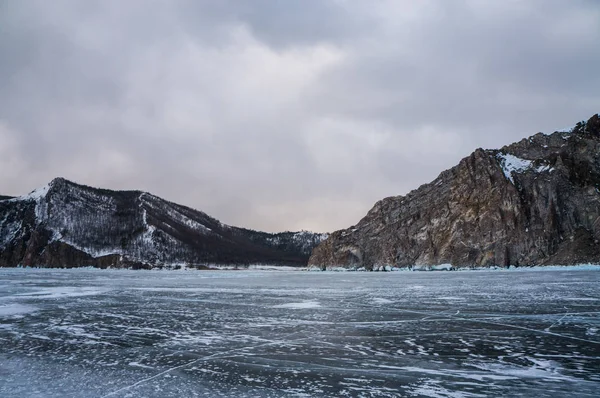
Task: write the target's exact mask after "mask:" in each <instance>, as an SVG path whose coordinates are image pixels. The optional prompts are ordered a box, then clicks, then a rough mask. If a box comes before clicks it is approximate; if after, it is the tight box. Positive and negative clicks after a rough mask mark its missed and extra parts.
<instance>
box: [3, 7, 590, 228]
mask: <svg viewBox="0 0 600 398" xmlns="http://www.w3.org/2000/svg"><path fill="white" fill-rule="evenodd" d="M598 43H600V1H597V0H568V1H567V0H527V1H526V0H497V1H493V0H439V1H435V0H421V1H412V0H411V1H408V0H406V1H401V0H389V1H388V0H381V1H377V0H374V1H362V0H361V1H358V0H357V1H351V0H331V1H327V0H320V1H313V0H298V1H294V0H247V1H243V0H239V1H236V0H164V1H159V0H156V1H153V0H114V1H113V0H85V1H82V0H72V1H68V0H53V1H47V0H37V1H36V0H0V193H3V194H10V195H19V194H24V193H27V192H29V191H31V190H32V189H34V188H36V187H38V186H42V185H44V184H45V183H47V182H48V181H50V180H51V179H52V178H54V177H56V176H63V177H66V178H69V179H72V180H75V181H77V182H80V183H84V184H86V185H93V186H102V187H106V188H113V189H141V190H146V191H150V192H152V193H154V194H156V195H159V196H162V197H164V198H166V199H169V200H172V201H175V202H179V203H182V204H185V205H188V206H191V207H194V208H197V209H200V210H203V211H205V212H207V213H209V214H210V215H212V216H214V217H217V218H219V219H220V220H222V221H223V222H226V223H229V224H233V225H239V226H245V227H249V228H254V229H260V230H267V231H279V230H297V229H310V230H316V231H331V230H334V229H339V228H343V227H348V226H350V225H352V224H355V223H356V222H357V221H358V220H359V219H360V218H361V217H362V216H363V215H364V214H365V213H366V212H367V211H368V210H369V208H370V207H371V206H372V205H373V204H374V202H376V201H377V200H379V199H381V198H383V197H385V196H391V195H399V194H406V193H407V192H409V191H410V190H412V189H414V188H416V187H418V186H419V185H420V184H422V183H425V182H428V181H430V180H432V179H433V178H435V177H436V176H437V175H438V174H439V173H440V172H441V171H442V170H443V169H446V168H448V167H451V166H453V165H454V164H456V163H457V162H458V161H459V160H460V159H461V158H462V157H464V156H467V155H468V154H469V153H471V152H472V151H473V150H474V149H476V148H478V147H483V148H496V147H500V146H502V145H504V144H508V143H510V142H512V141H516V140H518V139H520V138H522V137H525V136H528V135H531V134H534V133H536V132H538V131H543V132H551V131H554V130H556V129H560V128H563V127H568V126H570V125H572V124H574V123H575V122H577V121H579V120H582V119H587V118H588V117H589V116H591V115H592V114H594V113H597V112H600V73H598V71H599V70H600V51H598V49H599V47H598V46H599V44H598Z"/></svg>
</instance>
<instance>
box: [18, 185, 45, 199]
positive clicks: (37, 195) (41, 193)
mask: <svg viewBox="0 0 600 398" xmlns="http://www.w3.org/2000/svg"><path fill="white" fill-rule="evenodd" d="M49 190H50V184H47V185H45V186H43V187H41V188H37V189H35V190H33V191H31V192H30V193H28V194H27V195H23V196H18V197H16V198H12V199H9V200H8V202H22V201H28V200H33V201H38V200H40V199H43V198H45V197H46V194H47V193H48V191H49Z"/></svg>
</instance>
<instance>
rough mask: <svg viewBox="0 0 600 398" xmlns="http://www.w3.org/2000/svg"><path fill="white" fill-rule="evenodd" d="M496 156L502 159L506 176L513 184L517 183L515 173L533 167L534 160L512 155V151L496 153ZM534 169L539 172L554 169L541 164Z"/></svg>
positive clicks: (501, 163) (501, 162)
mask: <svg viewBox="0 0 600 398" xmlns="http://www.w3.org/2000/svg"><path fill="white" fill-rule="evenodd" d="M496 158H497V159H498V160H499V161H500V165H501V166H502V172H503V173H504V176H506V178H507V179H508V180H509V181H510V182H512V183H513V184H514V183H515V180H514V179H513V176H512V174H513V173H522V172H524V171H526V170H529V169H531V168H532V167H533V161H531V160H527V159H521V158H519V157H517V156H515V155H511V154H510V153H499V154H498V155H496ZM534 170H535V171H536V172H538V173H541V172H544V171H552V170H554V169H552V168H550V166H548V165H541V166H538V167H536V168H535V169H534Z"/></svg>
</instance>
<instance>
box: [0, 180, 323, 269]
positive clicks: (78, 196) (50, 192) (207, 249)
mask: <svg viewBox="0 0 600 398" xmlns="http://www.w3.org/2000/svg"><path fill="white" fill-rule="evenodd" d="M325 237H326V236H325V235H322V234H313V233H310V232H297V233H293V232H285V233H280V234H269V233H265V232H257V231H252V230H248V229H243V228H236V227H231V226H227V225H224V224H222V223H220V222H219V221H218V220H216V219H214V218H212V217H210V216H208V215H206V214H205V213H203V212H200V211H196V210H193V209H190V208H188V207H185V206H181V205H177V204H175V203H171V202H168V201H166V200H163V199H161V198H159V197H156V196H154V195H151V194H148V193H144V192H139V191H109V190H103V189H95V188H91V187H86V186H83V185H78V184H75V183H73V182H70V181H67V180H64V179H60V178H59V179H55V180H53V181H52V182H51V183H50V184H49V185H48V186H46V187H44V188H41V189H38V190H36V191H34V192H32V193H30V194H29V195H27V196H23V197H18V198H7V197H4V198H3V199H2V198H0V266H3V267H14V266H18V265H23V266H48V267H79V266H95V267H108V266H115V267H125V266H127V267H134V268H136V267H137V268H152V267H154V266H162V265H173V264H181V265H183V264H186V265H190V266H200V265H205V264H228V265H229V264H236V265H245V264H255V263H260V264H277V265H296V266H303V265H306V262H307V260H308V257H309V255H310V253H311V251H312V248H313V247H314V246H316V244H318V243H319V242H321V241H322V240H323V239H324V238H325Z"/></svg>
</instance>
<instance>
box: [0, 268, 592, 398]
mask: <svg viewBox="0 0 600 398" xmlns="http://www.w3.org/2000/svg"><path fill="white" fill-rule="evenodd" d="M598 270H599V269H598V267H593V266H585V267H580V270H578V271H573V270H572V269H565V268H553V269H552V271H551V272H540V271H539V270H531V269H529V270H518V272H513V271H506V270H504V271H502V270H496V271H478V272H391V273H390V272H386V273H358V272H345V273H334V272H318V273H317V272H285V271H203V272H197V271H196V272H193V271H178V272H165V271H119V270H109V271H107V270H104V271H103V270H93V269H82V270H49V269H46V270H36V269H0V396H1V397H122V398H123V397H130V398H138V397H167V396H181V397H194V396H199V397H488V396H507V397H508V396H511V397H512V396H519V397H538V396H540V394H541V392H543V396H545V397H565V396H566V397H597V396H598V395H597V392H598V391H600V333H599V332H598V331H599V330H600V317H599V314H600V272H598Z"/></svg>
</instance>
